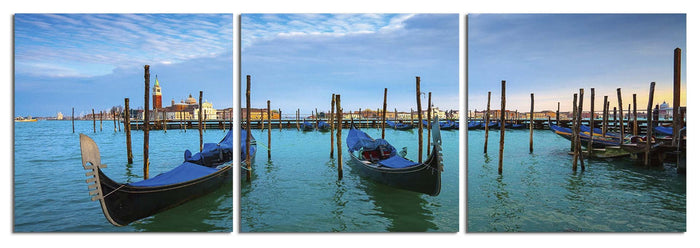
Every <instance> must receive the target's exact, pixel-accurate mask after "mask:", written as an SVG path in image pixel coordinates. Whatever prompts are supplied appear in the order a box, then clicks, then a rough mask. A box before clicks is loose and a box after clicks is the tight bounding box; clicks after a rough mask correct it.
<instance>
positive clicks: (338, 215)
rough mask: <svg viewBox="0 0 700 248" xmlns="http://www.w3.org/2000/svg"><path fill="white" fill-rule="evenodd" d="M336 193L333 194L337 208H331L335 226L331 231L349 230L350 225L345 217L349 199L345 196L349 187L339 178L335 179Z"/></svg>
mask: <svg viewBox="0 0 700 248" xmlns="http://www.w3.org/2000/svg"><path fill="white" fill-rule="evenodd" d="M335 186H336V187H335V193H334V194H333V198H332V199H333V202H334V203H335V205H334V206H335V208H334V209H333V210H331V215H332V216H333V220H334V222H333V223H334V224H335V225H334V226H333V227H331V231H333V232H343V231H345V230H347V228H348V225H347V224H346V223H345V221H344V219H343V217H344V210H345V205H347V204H348V200H346V199H345V198H344V197H343V196H344V195H345V192H346V191H347V188H346V187H345V183H344V181H343V180H337V181H335Z"/></svg>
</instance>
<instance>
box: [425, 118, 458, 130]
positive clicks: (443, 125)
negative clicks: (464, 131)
mask: <svg viewBox="0 0 700 248" xmlns="http://www.w3.org/2000/svg"><path fill="white" fill-rule="evenodd" d="M437 125H438V126H439V127H440V130H453V129H455V122H454V121H450V120H446V121H442V122H439V123H438V124H437ZM423 126H424V127H427V126H428V121H426V120H423Z"/></svg>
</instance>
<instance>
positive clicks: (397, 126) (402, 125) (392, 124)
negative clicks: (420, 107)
mask: <svg viewBox="0 0 700 248" xmlns="http://www.w3.org/2000/svg"><path fill="white" fill-rule="evenodd" d="M386 124H387V125H388V126H389V127H391V128H393V129H407V128H412V127H413V126H412V125H411V124H406V123H398V122H393V121H389V120H387V121H386Z"/></svg>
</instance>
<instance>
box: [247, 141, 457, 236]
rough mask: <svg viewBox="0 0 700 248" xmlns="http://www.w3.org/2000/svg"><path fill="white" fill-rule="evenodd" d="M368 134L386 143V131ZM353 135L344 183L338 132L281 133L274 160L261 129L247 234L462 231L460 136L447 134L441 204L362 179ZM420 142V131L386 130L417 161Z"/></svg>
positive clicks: (345, 157)
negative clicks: (334, 136) (355, 167)
mask: <svg viewBox="0 0 700 248" xmlns="http://www.w3.org/2000/svg"><path fill="white" fill-rule="evenodd" d="M363 130H364V131H366V132H367V133H368V134H369V135H370V136H372V137H374V138H378V137H381V131H380V130H378V129H375V128H372V129H363ZM347 131H348V130H347V129H345V130H343V135H342V137H343V160H344V162H343V165H344V166H343V171H344V176H343V179H342V180H338V172H337V169H336V161H337V157H336V159H330V158H329V157H330V156H329V153H330V135H331V134H330V133H322V132H301V131H297V130H296V129H288V130H283V131H281V132H280V131H279V130H277V129H274V128H273V130H272V142H271V143H272V147H271V148H272V149H271V151H272V154H271V155H272V159H271V160H269V161H268V159H267V150H266V145H267V130H265V131H264V132H260V131H259V130H253V132H252V133H253V136H254V137H255V138H256V139H257V141H258V148H259V151H258V154H257V156H256V159H255V162H254V163H253V166H252V167H253V177H252V181H251V182H245V176H243V177H241V178H242V179H241V180H242V181H241V201H240V206H241V211H240V216H241V224H240V228H241V231H242V232H385V231H410V232H424V231H436V232H457V231H458V229H459V175H458V173H459V132H458V131H442V140H443V156H444V165H445V166H444V167H445V169H444V172H443V174H442V192H441V193H440V195H438V196H436V197H432V196H428V195H423V194H418V193H413V192H409V191H404V190H399V189H395V188H391V187H388V186H385V185H381V184H377V183H375V182H374V181H370V180H366V179H364V178H362V177H360V176H359V175H358V174H357V173H354V172H353V171H352V168H351V167H350V166H348V161H349V159H350V156H349V154H348V152H347V146H346V145H345V137H346V135H347ZM417 136H418V135H417V132H415V133H414V132H407V131H396V130H386V139H387V140H388V141H389V142H390V143H391V144H392V145H394V146H396V147H397V149H398V150H400V149H401V148H402V147H407V149H408V155H407V156H406V157H407V158H409V159H413V160H417V157H418V155H417V147H418V144H417V143H418V142H417ZM424 139H427V132H426V134H424ZM336 142H337V141H336ZM334 145H335V143H334ZM335 153H336V154H335V155H336V156H337V150H336V151H335ZM423 156H424V157H425V152H424V153H423Z"/></svg>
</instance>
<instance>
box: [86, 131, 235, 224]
mask: <svg viewBox="0 0 700 248" xmlns="http://www.w3.org/2000/svg"><path fill="white" fill-rule="evenodd" d="M229 132H230V131H229ZM224 140H225V141H226V142H228V140H230V139H228V140H227V139H226V138H224ZM223 146H231V147H232V146H233V144H232V143H231V144H223ZM80 152H81V156H82V164H83V168H84V169H85V170H89V171H90V172H88V173H86V174H85V175H86V176H87V177H88V179H87V180H86V182H87V183H88V189H89V190H90V196H92V197H91V199H92V201H96V200H99V201H100V205H101V206H102V213H103V214H104V216H105V218H107V220H108V221H109V222H110V223H111V224H113V225H115V226H125V225H128V224H129V223H131V222H134V221H136V220H140V219H142V218H145V217H148V216H151V215H154V214H156V213H159V212H162V211H165V210H167V209H170V208H173V207H176V206H178V205H181V204H183V203H185V202H187V201H189V200H192V199H194V198H197V197H200V196H202V195H205V194H208V193H210V192H212V191H214V190H216V189H218V188H219V187H220V186H221V185H222V184H224V183H226V182H230V181H231V164H230V163H225V164H223V165H220V166H218V167H210V166H212V165H213V164H207V163H208V162H207V161H218V158H208V156H210V155H211V154H215V156H217V157H218V154H216V153H215V152H211V151H207V153H198V154H195V155H194V156H190V157H207V158H204V159H203V160H199V161H194V162H188V161H184V162H182V164H180V165H179V166H177V167H175V168H174V169H172V170H170V171H168V172H165V173H162V174H159V175H157V176H155V177H152V178H150V179H146V180H143V181H138V182H133V183H126V184H124V183H117V182H115V181H113V180H112V179H110V178H109V177H107V175H105V174H104V173H103V172H102V170H101V168H106V167H107V165H105V164H102V161H101V158H100V151H99V148H98V147H97V144H96V143H95V141H93V140H92V139H91V138H90V137H88V136H87V135H85V134H80ZM202 161H204V162H203V163H204V164H197V163H195V162H202ZM216 163H218V162H216Z"/></svg>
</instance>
